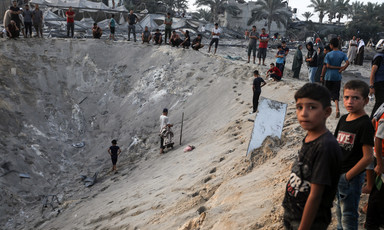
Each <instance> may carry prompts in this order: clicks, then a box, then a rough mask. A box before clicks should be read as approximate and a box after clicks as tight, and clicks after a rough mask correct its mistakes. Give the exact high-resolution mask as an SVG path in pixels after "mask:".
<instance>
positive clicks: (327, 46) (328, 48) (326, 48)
mask: <svg viewBox="0 0 384 230" xmlns="http://www.w3.org/2000/svg"><path fill="white" fill-rule="evenodd" d="M324 49H325V50H327V51H332V49H331V47H330V46H329V45H326V46H325V47H324Z"/></svg>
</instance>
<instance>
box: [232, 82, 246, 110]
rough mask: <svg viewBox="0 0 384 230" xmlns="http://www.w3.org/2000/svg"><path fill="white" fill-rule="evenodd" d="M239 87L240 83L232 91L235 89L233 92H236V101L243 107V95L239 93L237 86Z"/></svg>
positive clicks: (236, 83)
mask: <svg viewBox="0 0 384 230" xmlns="http://www.w3.org/2000/svg"><path fill="white" fill-rule="evenodd" d="M238 85H239V83H238V82H235V85H234V86H232V89H233V92H234V93H235V95H236V98H235V100H236V101H238V102H239V103H240V104H241V105H242V104H244V101H243V100H241V98H240V96H241V95H242V94H241V93H238V92H237V86H238Z"/></svg>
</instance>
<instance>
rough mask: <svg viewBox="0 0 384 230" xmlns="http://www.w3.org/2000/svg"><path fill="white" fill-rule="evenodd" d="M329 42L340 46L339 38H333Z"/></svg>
mask: <svg viewBox="0 0 384 230" xmlns="http://www.w3.org/2000/svg"><path fill="white" fill-rule="evenodd" d="M329 44H331V45H332V46H333V47H338V46H339V39H337V38H332V39H331V41H329Z"/></svg>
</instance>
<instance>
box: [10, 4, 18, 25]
mask: <svg viewBox="0 0 384 230" xmlns="http://www.w3.org/2000/svg"><path fill="white" fill-rule="evenodd" d="M9 10H10V11H11V12H10V13H11V20H13V21H14V22H15V23H16V26H17V28H20V22H21V21H20V17H19V14H21V10H20V7H18V6H17V1H16V0H13V2H12V6H11V7H9Z"/></svg>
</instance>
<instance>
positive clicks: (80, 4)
mask: <svg viewBox="0 0 384 230" xmlns="http://www.w3.org/2000/svg"><path fill="white" fill-rule="evenodd" d="M30 3H33V4H39V5H41V6H47V7H53V8H58V9H67V8H69V7H70V6H71V7H72V8H74V9H78V10H80V11H85V12H98V11H103V12H107V13H128V10H127V9H126V8H125V7H124V6H120V7H117V8H113V9H112V8H111V7H108V6H106V5H105V4H104V3H102V2H91V1H87V0H31V1H30Z"/></svg>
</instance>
